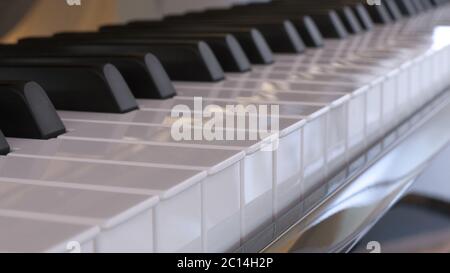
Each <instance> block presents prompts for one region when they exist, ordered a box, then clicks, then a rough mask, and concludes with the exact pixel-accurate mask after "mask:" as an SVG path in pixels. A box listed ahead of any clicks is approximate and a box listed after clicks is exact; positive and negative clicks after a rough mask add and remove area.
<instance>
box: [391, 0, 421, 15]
mask: <svg viewBox="0 0 450 273" xmlns="http://www.w3.org/2000/svg"><path fill="white" fill-rule="evenodd" d="M395 2H396V3H397V6H398V8H399V9H400V12H401V13H402V14H403V15H405V16H413V15H416V14H417V12H418V11H417V10H416V8H415V7H414V5H413V3H412V1H411V0H395Z"/></svg>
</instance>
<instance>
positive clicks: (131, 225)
mask: <svg viewBox="0 0 450 273" xmlns="http://www.w3.org/2000/svg"><path fill="white" fill-rule="evenodd" d="M0 194H1V195H2V198H0V212H1V213H2V214H6V213H10V214H11V215H17V216H19V217H22V216H24V217H27V216H33V217H36V219H43V220H45V219H51V220H52V219H53V220H55V221H62V222H66V223H71V224H78V225H80V224H81V225H86V224H87V225H93V226H99V227H100V228H101V232H100V233H99V234H98V235H97V236H96V237H95V244H94V246H95V251H97V252H118V251H119V252H128V251H133V252H135V251H136V252H152V251H153V250H154V246H153V223H154V219H153V217H154V216H153V207H154V206H155V205H156V204H157V203H158V201H159V199H158V197H157V196H153V195H137V194H123V193H114V192H101V191H92V190H89V191H88V190H79V189H70V188H61V187H52V186H41V185H39V183H35V184H31V183H30V184H21V183H15V182H14V181H8V180H6V179H1V180H0ZM100 201H101V202H100Z"/></svg>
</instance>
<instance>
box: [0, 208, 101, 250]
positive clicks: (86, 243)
mask: <svg viewBox="0 0 450 273" xmlns="http://www.w3.org/2000/svg"><path fill="white" fill-rule="evenodd" d="M34 218H35V217H31V216H30V217H20V216H13V215H12V213H2V212H0V226H1V227H2V231H1V232H0V253H64V252H72V251H75V252H79V253H93V252H94V238H95V237H96V236H97V235H98V233H99V232H100V229H99V228H98V227H97V226H95V225H94V226H92V225H86V224H70V223H64V221H55V220H53V221H51V220H39V219H34Z"/></svg>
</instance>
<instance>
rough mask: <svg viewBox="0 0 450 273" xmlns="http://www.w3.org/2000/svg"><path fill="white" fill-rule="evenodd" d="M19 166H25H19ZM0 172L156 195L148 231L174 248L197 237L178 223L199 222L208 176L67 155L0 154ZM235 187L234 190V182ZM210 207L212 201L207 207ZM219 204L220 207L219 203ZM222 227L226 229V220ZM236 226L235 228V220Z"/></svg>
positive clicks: (27, 178)
mask: <svg viewBox="0 0 450 273" xmlns="http://www.w3.org/2000/svg"><path fill="white" fill-rule="evenodd" d="M23 169H28V170H29V171H27V172H23V171H22V170H23ZM0 177H3V178H5V179H6V178H7V179H14V181H20V182H21V183H26V182H29V183H38V184H40V185H57V186H60V187H69V188H76V189H83V190H97V191H110V192H119V193H128V194H154V195H158V196H159V197H160V202H159V203H158V204H157V206H156V207H155V208H154V210H155V214H156V215H157V216H160V217H161V218H160V219H157V220H156V221H155V224H154V226H155V229H156V230H155V232H156V233H155V235H154V236H155V238H157V243H159V244H160V245H161V244H162V245H163V246H165V245H171V244H172V245H174V246H173V249H174V250H176V249H179V250H180V251H181V249H183V248H186V246H185V245H186V244H189V243H190V242H191V241H195V240H196V238H197V237H198V234H196V233H193V232H192V231H193V230H192V229H191V230H183V229H181V227H184V226H186V225H189V224H190V223H191V225H192V223H193V222H194V223H195V222H198V225H199V226H200V224H201V222H202V221H205V220H204V218H205V217H204V216H202V217H201V218H200V216H199V215H198V212H200V211H203V209H202V206H203V205H204V204H202V198H201V196H200V188H201V186H200V184H205V183H207V182H208V181H207V180H206V177H207V175H206V172H205V171H195V170H180V169H176V168H174V167H170V168H160V167H143V166H133V165H126V164H124V165H118V164H107V163H98V162H93V161H89V160H86V161H83V162H78V161H72V160H70V159H67V160H63V159H45V158H33V157H26V156H22V157H15V156H6V157H4V158H2V160H0ZM0 179H1V178H0ZM229 184H231V183H229ZM225 189H226V187H225ZM237 189H238V190H239V185H238V186H237ZM238 194H239V192H232V193H231V194H228V192H227V191H224V192H223V193H222V194H221V196H222V197H224V198H235V196H237V195H238ZM222 201H223V203H222V204H226V205H227V206H225V207H226V209H227V210H229V211H233V209H235V207H233V206H232V204H233V203H232V202H231V203H230V201H229V200H222ZM167 208H172V209H167ZM213 209H214V208H213V207H210V210H213ZM221 209H222V212H224V211H223V208H221ZM225 212H226V211H225ZM237 212H239V210H237ZM221 216H222V217H225V218H226V217H227V216H230V215H228V214H220V213H219V212H217V215H216V217H217V218H219V219H220V217H221ZM169 225H170V226H171V227H172V226H173V228H176V229H178V231H177V232H176V233H175V234H171V232H173V230H172V229H173V228H172V229H171V228H167V226H169ZM228 227H229V228H230V232H232V231H233V229H232V226H228ZM237 227H238V231H237V232H238V233H239V223H238V225H237ZM164 236H165V237H164ZM230 237H231V236H230ZM189 238H191V240H189ZM192 238H194V239H192ZM226 239H227V238H224V242H228V243H230V242H229V241H227V240H226ZM239 239H240V237H239V236H238V238H237V240H238V241H239ZM235 240H236V239H235ZM186 242H187V243H186ZM234 243H235V242H234Z"/></svg>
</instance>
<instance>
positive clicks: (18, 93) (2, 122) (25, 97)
mask: <svg viewBox="0 0 450 273" xmlns="http://www.w3.org/2000/svg"><path fill="white" fill-rule="evenodd" d="M0 129H1V130H2V131H3V132H4V134H5V135H6V136H8V137H17V138H32V139H50V138H54V137H57V136H59V135H61V134H64V133H65V132H66V129H65V127H64V124H63V123H62V121H61V119H60V118H59V116H58V114H57V113H56V110H55V108H54V106H53V104H52V103H51V101H50V100H49V98H48V97H47V94H46V93H45V91H44V89H43V88H42V87H41V86H40V85H39V84H37V83H35V82H26V81H17V82H3V81H1V82H0ZM1 138H3V135H2V136H0V153H2V150H4V149H5V147H4V143H2V140H1ZM3 140H4V139H3Z"/></svg>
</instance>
